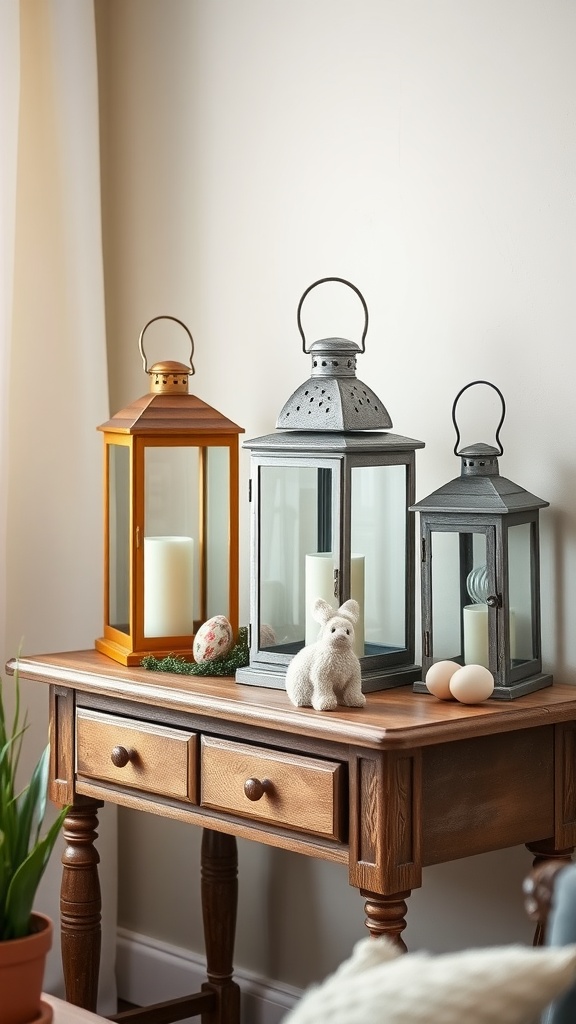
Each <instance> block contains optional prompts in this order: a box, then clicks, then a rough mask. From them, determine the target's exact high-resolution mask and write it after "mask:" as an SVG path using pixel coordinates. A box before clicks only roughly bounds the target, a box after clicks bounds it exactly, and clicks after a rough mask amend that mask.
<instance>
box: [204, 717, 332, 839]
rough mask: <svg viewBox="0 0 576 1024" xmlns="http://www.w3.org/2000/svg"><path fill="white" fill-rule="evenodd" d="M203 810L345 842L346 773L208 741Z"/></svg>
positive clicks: (301, 759)
mask: <svg viewBox="0 0 576 1024" xmlns="http://www.w3.org/2000/svg"><path fill="white" fill-rule="evenodd" d="M200 749H201V753H200V763H201V767H200V778H201V795H200V804H201V806H202V807H209V808H212V809H213V810H218V811H226V812H228V813H230V812H231V813H233V814H239V815H242V816H244V817H248V818H252V819H253V820H259V821H266V822H269V823H270V824H273V825H280V826H284V827H285V828H292V829H296V830H297V831H298V832H306V833H312V834H315V835H319V836H323V837H325V838H329V839H341V838H342V821H343V818H344V815H343V814H342V807H341V803H342V779H343V771H344V769H343V767H342V765H341V764H339V763H338V762H336V761H323V760H320V759H316V758H312V757H301V756H299V755H298V754H287V753H282V752H281V751H275V750H268V749H266V748H265V747H254V746H251V745H250V744H248V743H234V742H231V741H229V740H223V739H218V738H216V737H210V736H202V739H201V748H200Z"/></svg>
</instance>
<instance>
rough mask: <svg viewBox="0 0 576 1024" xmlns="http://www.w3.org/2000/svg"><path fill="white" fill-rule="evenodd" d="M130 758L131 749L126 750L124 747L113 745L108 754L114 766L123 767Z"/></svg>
mask: <svg viewBox="0 0 576 1024" xmlns="http://www.w3.org/2000/svg"><path fill="white" fill-rule="evenodd" d="M131 758H132V751H131V750H126V747H113V748H112V753H111V754H110V760H111V761H112V764H113V765H116V768H125V767H126V765H127V764H128V762H129V761H130V760H131Z"/></svg>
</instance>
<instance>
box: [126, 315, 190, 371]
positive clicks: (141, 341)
mask: <svg viewBox="0 0 576 1024" xmlns="http://www.w3.org/2000/svg"><path fill="white" fill-rule="evenodd" d="M157 320H173V321H174V323H175V324H180V327H183V328H184V330H185V331H186V334H187V335H188V337H189V338H190V359H189V363H190V376H193V375H194V373H195V372H196V371H195V370H194V364H193V363H192V356H193V355H194V338H193V337H192V335H191V333H190V331H189V330H188V328H187V327H186V324H185V323H183V322H182V320H178V318H177V317H175V316H154V317H152V319H151V320H149V321H148V323H147V324H146V325H145V326H144V327H143V328H142V330H141V331H140V337H139V339H138V348H139V349H140V355H141V356H142V363H143V366H144V373H148V360H147V358H146V354H145V352H144V332H145V331H147V330H148V328H149V327H150V324H154V323H156V321H157Z"/></svg>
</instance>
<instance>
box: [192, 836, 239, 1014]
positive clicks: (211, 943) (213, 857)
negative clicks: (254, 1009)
mask: <svg viewBox="0 0 576 1024" xmlns="http://www.w3.org/2000/svg"><path fill="white" fill-rule="evenodd" d="M201 892H202V917H203V921H204V941H205V945H206V973H207V976H208V982H207V983H206V984H204V985H203V986H202V990H203V991H204V990H206V989H208V990H210V991H212V992H215V993H216V997H217V1001H216V1006H215V1009H214V1010H213V1011H208V1012H206V1013H203V1014H202V1024H238V1022H239V1020H240V988H239V986H238V985H237V984H236V982H235V981H233V980H232V976H233V973H234V940H235V937H236V911H237V906H238V854H237V850H236V838H235V837H234V836H229V835H227V834H226V833H225V832H214V831H212V830H211V829H204V830H203V832H202V850H201Z"/></svg>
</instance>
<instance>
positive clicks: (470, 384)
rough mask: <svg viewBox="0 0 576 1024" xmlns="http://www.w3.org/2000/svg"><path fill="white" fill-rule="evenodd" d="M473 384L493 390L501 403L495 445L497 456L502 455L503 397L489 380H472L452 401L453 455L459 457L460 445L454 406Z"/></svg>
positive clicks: (504, 410) (504, 409) (504, 408)
mask: <svg viewBox="0 0 576 1024" xmlns="http://www.w3.org/2000/svg"><path fill="white" fill-rule="evenodd" d="M475 384H486V386H487V387H489V388H493V389H494V391H496V393H497V394H498V395H500V401H501V402H502V415H501V417H500V422H499V424H498V426H497V428H496V445H497V447H498V455H502V453H503V452H504V449H503V447H502V442H501V441H500V430H501V428H502V424H503V423H504V417H505V415H506V402H505V401H504V395H503V394H502V392H501V391H500V388H497V387H496V385H495V384H492V383H491V382H490V381H489V380H472V381H470V383H469V384H466V385H465V386H464V387H463V388H462V389H461V391H459V392H458V394H457V395H456V398H455V399H454V404H453V406H452V423H453V424H454V430H455V431H456V443H455V445H454V455H460V452H459V451H458V445H459V444H460V430H459V429H458V424H457V422H456V405H457V403H458V399H459V398H461V396H462V395H463V394H464V392H465V391H467V390H468V388H473V387H474V385H475Z"/></svg>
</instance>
